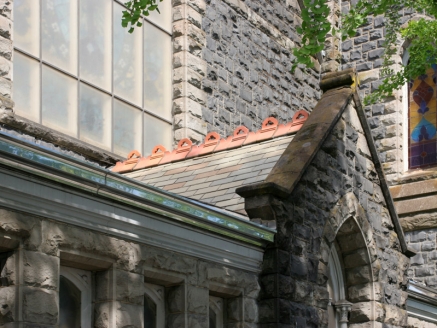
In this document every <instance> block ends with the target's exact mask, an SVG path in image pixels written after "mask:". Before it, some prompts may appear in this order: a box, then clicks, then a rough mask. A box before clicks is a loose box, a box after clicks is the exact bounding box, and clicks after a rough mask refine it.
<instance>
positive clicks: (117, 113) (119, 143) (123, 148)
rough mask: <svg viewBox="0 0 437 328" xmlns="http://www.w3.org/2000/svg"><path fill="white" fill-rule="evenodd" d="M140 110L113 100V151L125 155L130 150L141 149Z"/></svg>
mask: <svg viewBox="0 0 437 328" xmlns="http://www.w3.org/2000/svg"><path fill="white" fill-rule="evenodd" d="M142 125H143V124H142V112H141V111H140V110H138V109H136V108H134V107H132V106H129V105H127V104H125V103H123V102H121V101H118V100H114V131H113V143H114V153H116V154H119V155H121V156H127V154H129V152H130V151H132V150H134V149H135V150H138V151H141V136H142Z"/></svg>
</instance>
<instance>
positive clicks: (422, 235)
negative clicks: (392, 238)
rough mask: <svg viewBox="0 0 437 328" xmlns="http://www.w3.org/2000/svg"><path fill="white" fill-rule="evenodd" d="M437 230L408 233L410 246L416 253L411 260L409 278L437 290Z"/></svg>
mask: <svg viewBox="0 0 437 328" xmlns="http://www.w3.org/2000/svg"><path fill="white" fill-rule="evenodd" d="M436 236H437V228H434V229H429V230H422V231H420V230H419V231H412V232H407V233H406V234H405V237H406V238H407V242H408V246H409V247H410V248H411V249H412V250H413V251H415V252H416V255H415V256H414V257H412V258H411V259H410V261H411V262H410V264H411V267H410V269H409V274H408V276H409V277H410V278H411V279H414V280H415V281H419V282H421V283H424V284H426V286H428V287H432V288H437V271H436V268H437V248H436V242H437V240H436Z"/></svg>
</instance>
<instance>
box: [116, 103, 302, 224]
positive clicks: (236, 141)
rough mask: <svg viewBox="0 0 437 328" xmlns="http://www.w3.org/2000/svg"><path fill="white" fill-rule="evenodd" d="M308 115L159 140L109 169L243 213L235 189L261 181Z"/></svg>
mask: <svg viewBox="0 0 437 328" xmlns="http://www.w3.org/2000/svg"><path fill="white" fill-rule="evenodd" d="M307 118H308V113H307V112H305V111H298V112H297V113H296V114H295V115H294V117H293V120H292V121H291V122H289V123H287V124H278V121H277V120H276V119H275V118H273V117H269V118H267V119H265V120H264V122H263V125H262V128H261V129H260V130H259V131H256V132H250V131H249V130H248V129H247V128H246V127H244V126H240V127H238V128H236V129H235V131H234V134H233V135H232V136H229V137H228V138H226V139H220V136H219V135H218V134H217V133H215V132H212V133H209V134H208V135H207V136H206V138H205V142H204V143H203V144H201V145H198V146H195V145H192V144H191V141H190V140H188V139H182V140H181V141H180V142H179V144H178V147H177V148H176V149H174V150H173V151H167V150H166V149H165V148H164V147H162V146H161V145H158V146H156V147H155V148H154V149H153V151H152V155H150V156H148V157H141V155H140V154H139V152H137V151H135V150H134V151H132V152H131V153H130V154H129V155H128V159H127V160H126V161H124V162H119V163H117V165H116V166H115V167H114V168H113V169H112V171H113V172H119V173H124V174H125V175H126V176H127V177H130V178H133V179H135V180H137V181H141V182H143V183H145V184H147V185H150V186H154V187H157V188H160V189H163V190H166V191H168V192H171V193H175V194H178V195H180V196H184V197H188V198H191V199H195V200H198V201H200V202H203V203H205V204H208V205H211V206H215V207H219V208H222V209H224V210H227V211H233V212H237V213H240V214H242V215H244V216H246V215H247V214H246V212H245V210H244V199H243V198H242V197H241V196H239V195H237V194H236V193H235V189H236V188H237V187H241V186H243V185H247V184H252V183H257V182H261V181H263V180H264V179H265V178H266V177H267V175H268V174H269V173H270V171H271V170H272V168H273V166H274V165H275V164H276V162H277V160H278V159H279V158H280V156H281V155H282V153H283V152H284V150H285V149H286V148H287V146H288V144H289V143H290V142H291V140H292V139H293V136H294V134H295V133H296V132H297V131H298V130H299V129H300V128H301V126H302V125H303V123H304V122H305V121H306V120H307Z"/></svg>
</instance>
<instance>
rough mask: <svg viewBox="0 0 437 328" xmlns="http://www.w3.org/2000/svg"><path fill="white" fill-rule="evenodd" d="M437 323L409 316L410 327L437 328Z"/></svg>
mask: <svg viewBox="0 0 437 328" xmlns="http://www.w3.org/2000/svg"><path fill="white" fill-rule="evenodd" d="M436 327H437V324H434V323H431V322H426V321H423V320H420V319H417V318H411V317H409V318H408V328H436Z"/></svg>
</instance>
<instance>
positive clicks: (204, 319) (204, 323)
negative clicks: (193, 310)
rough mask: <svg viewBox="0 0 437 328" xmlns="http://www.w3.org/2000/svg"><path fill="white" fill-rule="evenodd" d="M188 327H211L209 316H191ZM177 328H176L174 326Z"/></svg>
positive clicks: (189, 316)
mask: <svg viewBox="0 0 437 328" xmlns="http://www.w3.org/2000/svg"><path fill="white" fill-rule="evenodd" d="M187 319H188V326H187V327H193V328H207V327H208V326H209V321H208V316H207V315H201V314H189V315H188V316H187ZM174 327H176V326H174Z"/></svg>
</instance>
